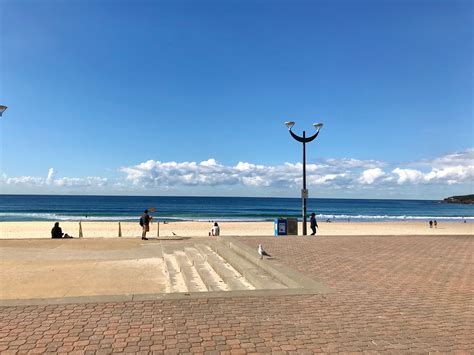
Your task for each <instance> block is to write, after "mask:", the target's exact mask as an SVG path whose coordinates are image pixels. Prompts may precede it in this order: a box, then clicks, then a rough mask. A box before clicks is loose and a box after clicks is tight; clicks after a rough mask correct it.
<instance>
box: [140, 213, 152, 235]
mask: <svg viewBox="0 0 474 355" xmlns="http://www.w3.org/2000/svg"><path fill="white" fill-rule="evenodd" d="M152 218H153V217H150V216H149V215H148V210H145V211H144V212H143V215H142V217H141V218H140V225H141V226H142V228H143V230H142V240H148V238H147V237H146V232H149V231H150V221H151V220H152Z"/></svg>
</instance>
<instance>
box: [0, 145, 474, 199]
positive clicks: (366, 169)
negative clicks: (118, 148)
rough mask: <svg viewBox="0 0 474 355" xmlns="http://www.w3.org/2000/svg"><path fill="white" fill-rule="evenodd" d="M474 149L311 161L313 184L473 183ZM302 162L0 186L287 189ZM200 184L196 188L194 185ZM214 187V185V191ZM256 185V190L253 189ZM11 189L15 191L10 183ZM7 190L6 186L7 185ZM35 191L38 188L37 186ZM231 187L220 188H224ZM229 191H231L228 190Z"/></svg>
mask: <svg viewBox="0 0 474 355" xmlns="http://www.w3.org/2000/svg"><path fill="white" fill-rule="evenodd" d="M473 156H474V150H473V149H469V150H466V151H464V152H458V153H453V154H448V155H445V156H442V157H438V158H436V159H433V160H432V161H431V163H432V164H431V165H427V161H423V162H418V163H413V164H406V165H405V166H392V167H388V166H389V165H388V164H387V163H385V162H381V161H376V160H358V159H347V158H344V159H327V160H324V161H322V162H318V163H317V164H315V163H311V164H307V165H306V173H307V185H308V188H311V186H324V190H325V191H331V190H332V191H334V190H341V191H343V190H345V191H349V190H351V193H352V192H354V191H367V190H368V189H371V190H373V191H377V189H378V190H379V191H381V192H384V191H389V190H390V189H392V190H394V191H402V189H404V188H405V186H410V185H414V186H416V185H437V186H448V185H451V186H452V185H458V184H469V183H470V184H472V182H473V181H474V164H473V160H474V159H473ZM302 170H303V166H302V164H301V163H289V162H286V163H283V164H279V165H262V164H255V163H250V162H243V161H240V162H238V163H237V164H235V165H225V164H222V163H220V162H218V161H217V160H216V159H214V158H210V159H207V160H203V161H200V162H189V161H188V162H186V161H185V162H175V161H170V162H161V161H155V160H148V161H145V162H141V163H139V164H136V165H132V166H127V167H122V168H120V169H119V172H121V173H123V175H122V177H119V178H117V179H114V180H112V181H109V180H108V179H107V178H103V177H98V176H92V177H58V176H57V173H56V171H55V170H54V169H53V168H50V169H49V170H48V172H47V174H45V176H44V177H36V176H18V177H8V176H6V175H5V174H3V175H2V176H0V187H5V186H10V187H15V189H16V190H15V191H20V190H21V189H22V188H23V187H28V188H37V190H36V191H44V190H46V191H57V192H60V191H63V190H64V191H72V189H79V188H84V190H85V191H93V190H94V191H95V192H97V193H110V192H114V193H120V191H124V192H125V191H126V192H131V191H140V190H143V189H146V190H149V189H150V188H154V189H159V191H170V192H172V191H180V190H181V191H184V190H186V191H188V192H191V191H196V192H198V193H199V191H217V190H214V188H229V189H231V190H233V191H242V192H243V193H245V191H249V192H250V191H254V192H255V191H257V190H255V189H258V190H259V191H268V192H271V191H276V190H278V191H284V190H288V191H289V190H291V189H295V188H300V187H301V185H302ZM194 189H195V190H194ZM210 189H212V190H210ZM249 189H250V190H249ZM10 190H11V191H13V190H12V189H11V188H10ZM5 191H6V190H5ZM29 191H32V190H31V189H30V190H29ZM223 191H227V190H220V191H219V193H222V192H223ZM224 193H225V192H224Z"/></svg>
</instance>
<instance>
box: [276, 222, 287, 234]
mask: <svg viewBox="0 0 474 355" xmlns="http://www.w3.org/2000/svg"><path fill="white" fill-rule="evenodd" d="M287 234H288V223H287V221H286V218H276V219H275V236H279V235H287Z"/></svg>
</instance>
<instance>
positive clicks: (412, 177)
mask: <svg viewBox="0 0 474 355" xmlns="http://www.w3.org/2000/svg"><path fill="white" fill-rule="evenodd" d="M392 173H394V174H397V175H398V180H397V183H398V184H404V183H407V182H408V183H410V182H411V183H418V182H421V181H423V173H422V172H421V171H418V170H415V169H401V168H396V169H393V170H392Z"/></svg>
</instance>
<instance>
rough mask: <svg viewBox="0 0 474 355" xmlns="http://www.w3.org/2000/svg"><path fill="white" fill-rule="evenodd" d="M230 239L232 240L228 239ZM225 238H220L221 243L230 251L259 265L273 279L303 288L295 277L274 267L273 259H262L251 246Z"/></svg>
mask: <svg viewBox="0 0 474 355" xmlns="http://www.w3.org/2000/svg"><path fill="white" fill-rule="evenodd" d="M227 239H230V238H227ZM227 239H224V238H220V239H219V242H220V243H221V244H224V245H225V246H228V247H229V249H231V250H232V251H234V252H235V253H236V254H238V255H239V256H241V257H243V258H244V259H246V260H248V261H250V262H251V263H253V264H255V265H257V266H258V267H259V268H260V269H262V270H263V271H265V272H267V273H268V274H270V275H271V276H272V277H273V278H275V279H277V280H278V281H280V282H281V283H282V284H284V285H285V286H286V287H288V288H298V287H301V284H300V283H299V282H298V281H295V279H294V277H290V276H288V275H287V274H285V273H284V272H282V271H280V270H277V269H276V268H275V267H274V266H273V265H274V264H275V260H273V259H267V258H264V259H261V258H260V256H259V255H258V253H257V249H252V248H250V247H249V246H247V245H245V244H241V243H235V242H232V241H229V240H227Z"/></svg>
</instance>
